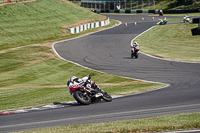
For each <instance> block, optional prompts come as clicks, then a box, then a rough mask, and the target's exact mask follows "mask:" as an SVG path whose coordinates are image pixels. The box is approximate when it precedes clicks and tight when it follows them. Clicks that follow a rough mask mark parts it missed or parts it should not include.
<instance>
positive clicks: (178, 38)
mask: <svg viewBox="0 0 200 133" xmlns="http://www.w3.org/2000/svg"><path fill="white" fill-rule="evenodd" d="M175 21H177V20H175ZM196 27H198V25H197V24H189V23H186V24H172V25H161V26H156V27H154V28H153V29H151V30H150V31H148V32H146V33H145V34H143V35H142V36H140V37H139V38H137V39H136V41H137V42H138V43H139V44H140V45H141V50H142V52H144V53H147V54H150V55H153V56H157V57H160V58H165V59H170V60H176V61H187V62H200V54H199V53H200V43H199V42H200V37H199V36H198V35H197V36H192V33H191V29H193V28H196Z"/></svg>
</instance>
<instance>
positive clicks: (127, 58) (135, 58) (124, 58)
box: [123, 57, 136, 59]
mask: <svg viewBox="0 0 200 133" xmlns="http://www.w3.org/2000/svg"><path fill="white" fill-rule="evenodd" d="M123 59H136V58H131V57H123Z"/></svg>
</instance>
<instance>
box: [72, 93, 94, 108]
mask: <svg viewBox="0 0 200 133" xmlns="http://www.w3.org/2000/svg"><path fill="white" fill-rule="evenodd" d="M74 98H75V99H76V101H77V102H79V103H80V104H83V105H89V104H90V103H91V98H90V97H89V96H88V95H87V94H85V93H83V92H81V91H75V92H74Z"/></svg>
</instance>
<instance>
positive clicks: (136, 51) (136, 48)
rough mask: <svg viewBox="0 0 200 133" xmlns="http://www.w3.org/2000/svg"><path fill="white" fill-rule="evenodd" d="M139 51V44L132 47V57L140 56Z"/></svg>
mask: <svg viewBox="0 0 200 133" xmlns="http://www.w3.org/2000/svg"><path fill="white" fill-rule="evenodd" d="M139 53H140V47H139V45H137V46H134V47H132V48H131V58H133V56H135V58H138V56H139Z"/></svg>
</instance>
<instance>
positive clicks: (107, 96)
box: [102, 92, 112, 102]
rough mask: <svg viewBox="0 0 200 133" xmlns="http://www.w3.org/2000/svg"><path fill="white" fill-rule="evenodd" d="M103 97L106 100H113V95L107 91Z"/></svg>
mask: <svg viewBox="0 0 200 133" xmlns="http://www.w3.org/2000/svg"><path fill="white" fill-rule="evenodd" d="M102 99H103V100H104V101H106V102H111V101H112V97H111V95H110V94H108V93H107V92H105V93H104V94H103V97H102Z"/></svg>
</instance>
